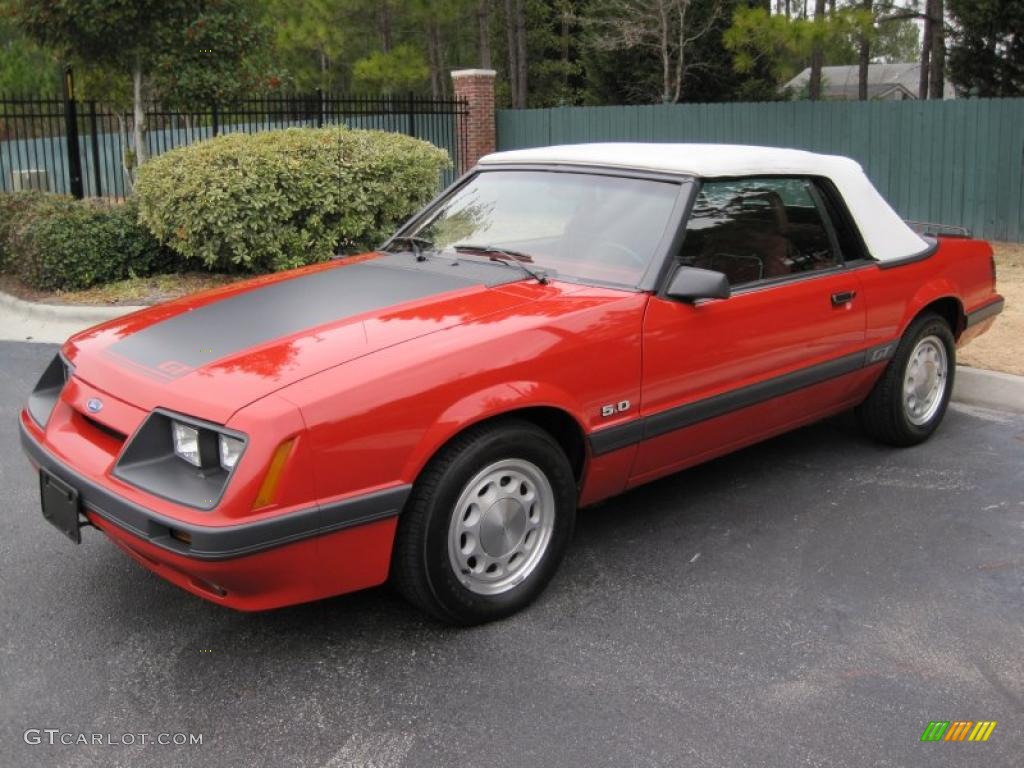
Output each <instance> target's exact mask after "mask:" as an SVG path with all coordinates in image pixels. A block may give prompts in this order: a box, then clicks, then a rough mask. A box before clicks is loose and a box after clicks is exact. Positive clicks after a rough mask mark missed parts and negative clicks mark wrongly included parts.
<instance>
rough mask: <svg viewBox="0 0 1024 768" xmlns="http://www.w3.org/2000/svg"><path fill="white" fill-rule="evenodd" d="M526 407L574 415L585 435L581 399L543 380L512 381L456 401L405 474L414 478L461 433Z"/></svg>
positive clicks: (418, 447)
mask: <svg viewBox="0 0 1024 768" xmlns="http://www.w3.org/2000/svg"><path fill="white" fill-rule="evenodd" d="M526 408H554V409H557V410H559V411H562V412H563V413H566V414H567V415H568V416H570V417H571V418H572V419H573V421H575V422H576V424H577V426H578V427H579V428H580V432H581V433H583V434H585V430H584V427H583V425H584V424H585V423H586V420H585V418H584V410H583V408H582V406H581V404H580V402H579V400H578V398H576V397H574V396H573V395H571V394H570V393H569V392H567V391H566V390H564V389H562V388H560V387H557V386H554V385H552V384H547V383H544V382H539V381H510V382H504V383H501V384H497V385H494V386H490V387H486V388H484V389H481V390H479V391H476V392H472V393H469V394H467V395H464V396H463V397H460V398H459V399H458V400H456V401H454V402H453V403H451V405H449V406H448V407H447V408H445V410H444V411H443V412H442V413H441V415H440V416H438V418H437V420H436V421H435V422H434V423H433V425H432V426H431V427H430V428H428V429H427V431H426V432H424V433H423V436H422V438H421V439H420V440H419V442H418V443H417V445H416V447H415V449H414V450H413V451H412V452H411V453H410V454H409V457H408V460H407V461H406V463H405V466H404V467H403V469H402V477H406V478H414V477H417V476H418V475H419V473H420V472H421V471H422V470H423V468H424V467H425V466H426V464H427V462H428V461H430V459H431V458H432V457H433V456H434V455H435V454H436V453H437V452H438V451H439V450H440V449H441V447H442V446H443V445H444V444H445V443H447V442H448V441H449V440H451V439H452V438H453V437H455V436H456V435H457V434H459V433H460V432H464V431H465V430H466V429H468V428H469V427H471V426H473V425H475V424H479V423H481V422H483V421H487V420H489V419H493V418H497V417H500V416H505V415H509V414H514V413H515V412H516V411H521V410H523V409H526Z"/></svg>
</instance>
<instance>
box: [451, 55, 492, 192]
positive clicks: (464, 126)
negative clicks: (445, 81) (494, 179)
mask: <svg viewBox="0 0 1024 768" xmlns="http://www.w3.org/2000/svg"><path fill="white" fill-rule="evenodd" d="M495 74H496V73H495V71H494V70H493V69H457V70H455V71H454V72H452V84H453V86H454V91H455V100H456V102H458V103H459V104H460V105H461V104H465V105H466V107H465V108H466V115H465V119H463V120H459V121H458V122H457V123H456V130H457V131H458V133H459V147H460V148H461V151H462V152H464V154H463V156H461V157H457V158H454V159H455V162H456V163H457V164H458V166H457V168H456V170H457V172H458V173H465V172H466V171H468V170H469V169H470V168H472V167H473V166H474V165H476V161H477V160H479V159H480V158H481V157H483V156H484V155H487V154H490V153H491V152H493V151H494V149H495V144H496V141H497V134H496V127H495V122H494V77H495ZM456 109H461V106H459V107H456Z"/></svg>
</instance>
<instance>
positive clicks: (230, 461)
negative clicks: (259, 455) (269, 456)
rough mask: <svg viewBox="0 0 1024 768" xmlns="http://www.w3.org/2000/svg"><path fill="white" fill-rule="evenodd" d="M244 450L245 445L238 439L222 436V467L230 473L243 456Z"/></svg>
mask: <svg viewBox="0 0 1024 768" xmlns="http://www.w3.org/2000/svg"><path fill="white" fill-rule="evenodd" d="M243 448H245V443H244V442H243V441H241V440H239V439H238V438H237V437H228V436H227V435H221V436H220V465H221V466H222V467H224V469H226V470H227V471H228V472H230V471H231V470H232V469H233V468H234V466H235V464H237V463H238V457H239V456H241V455H242V449H243Z"/></svg>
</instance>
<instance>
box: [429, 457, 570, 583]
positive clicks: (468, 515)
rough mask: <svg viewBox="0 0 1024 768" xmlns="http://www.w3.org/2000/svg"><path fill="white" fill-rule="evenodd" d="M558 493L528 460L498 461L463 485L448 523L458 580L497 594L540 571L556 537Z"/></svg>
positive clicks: (449, 550)
mask: <svg viewBox="0 0 1024 768" xmlns="http://www.w3.org/2000/svg"><path fill="white" fill-rule="evenodd" d="M554 524H555V494H554V491H552V489H551V483H550V482H548V479H547V477H546V476H545V475H544V473H543V472H541V470H540V469H539V468H538V467H537V466H535V465H534V464H531V463H530V462H528V461H525V460H524V459H506V460H504V461H498V462H495V463H494V464H491V465H490V466H487V467H485V468H484V469H482V470H480V472H478V473H477V474H476V475H475V476H474V477H473V478H472V479H471V480H470V481H469V482H468V483H466V487H465V488H463V489H462V494H461V495H460V496H459V500H458V501H457V502H456V504H455V509H454V510H453V511H452V519H451V523H450V524H449V526H448V559H449V561H450V562H451V566H452V570H453V571H454V572H455V575H456V577H457V578H458V580H459V582H460V583H461V584H462V585H463V586H464V587H466V589H468V590H469V591H470V592H475V593H476V594H478V595H498V594H501V593H502V592H507V591H508V590H510V589H512V588H513V587H515V586H516V585H517V584H519V583H521V582H522V581H523V580H524V579H526V577H528V576H529V575H530V574H531V573H533V572H534V570H536V568H537V565H538V564H539V563H540V561H541V560H542V559H543V557H544V552H545V551H546V550H547V548H548V543H549V542H550V541H551V532H552V530H553V528H554Z"/></svg>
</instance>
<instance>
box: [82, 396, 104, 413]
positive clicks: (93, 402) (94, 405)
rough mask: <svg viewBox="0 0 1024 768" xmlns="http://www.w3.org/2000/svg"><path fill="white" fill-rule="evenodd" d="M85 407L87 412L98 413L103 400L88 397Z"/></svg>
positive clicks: (101, 408)
mask: <svg viewBox="0 0 1024 768" xmlns="http://www.w3.org/2000/svg"><path fill="white" fill-rule="evenodd" d="M85 407H86V408H88V409H89V413H99V412H100V411H102V410H103V401H102V400H100V399H99V398H98V397H90V398H89V400H88V401H87V402H86V404H85Z"/></svg>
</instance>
